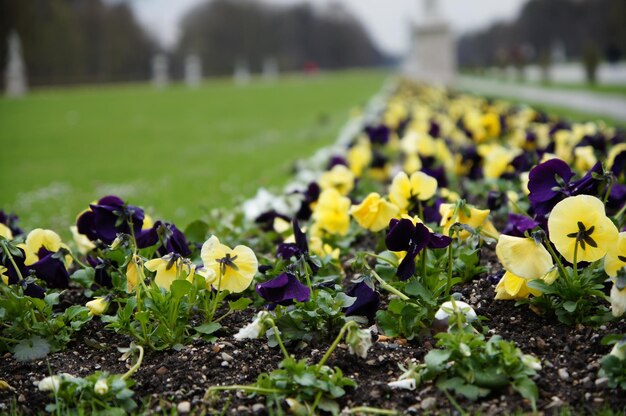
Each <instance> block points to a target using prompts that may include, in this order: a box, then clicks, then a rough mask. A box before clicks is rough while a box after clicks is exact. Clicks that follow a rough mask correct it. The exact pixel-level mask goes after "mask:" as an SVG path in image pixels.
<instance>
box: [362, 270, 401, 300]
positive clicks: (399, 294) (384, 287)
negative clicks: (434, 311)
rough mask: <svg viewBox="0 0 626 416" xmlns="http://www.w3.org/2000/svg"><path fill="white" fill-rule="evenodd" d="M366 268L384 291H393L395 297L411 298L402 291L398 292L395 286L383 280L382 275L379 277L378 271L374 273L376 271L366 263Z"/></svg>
mask: <svg viewBox="0 0 626 416" xmlns="http://www.w3.org/2000/svg"><path fill="white" fill-rule="evenodd" d="M366 267H367V269H368V270H369V271H370V272H372V275H373V276H374V278H375V279H376V280H377V281H378V283H379V284H380V286H381V287H382V288H383V289H385V290H386V291H388V292H390V293H393V294H394V295H396V296H397V297H399V298H400V299H402V300H410V299H411V298H409V297H408V296H407V295H405V294H404V293H402V292H400V291H399V290H398V289H396V288H395V287H393V286H391V285H390V284H389V283H387V282H385V280H383V278H382V277H380V276H379V275H378V273H376V271H374V270H373V269H372V268H371V267H370V266H369V265H366Z"/></svg>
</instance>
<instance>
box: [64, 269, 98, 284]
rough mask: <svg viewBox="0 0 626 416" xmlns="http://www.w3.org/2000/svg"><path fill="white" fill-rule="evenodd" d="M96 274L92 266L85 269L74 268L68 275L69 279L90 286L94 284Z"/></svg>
mask: <svg viewBox="0 0 626 416" xmlns="http://www.w3.org/2000/svg"><path fill="white" fill-rule="evenodd" d="M95 276H96V271H95V270H94V269H93V267H88V268H86V269H80V270H76V271H75V272H74V273H72V275H71V276H70V279H71V280H72V281H74V282H76V283H78V284H79V285H81V286H82V287H91V286H92V285H93V284H94V279H95Z"/></svg>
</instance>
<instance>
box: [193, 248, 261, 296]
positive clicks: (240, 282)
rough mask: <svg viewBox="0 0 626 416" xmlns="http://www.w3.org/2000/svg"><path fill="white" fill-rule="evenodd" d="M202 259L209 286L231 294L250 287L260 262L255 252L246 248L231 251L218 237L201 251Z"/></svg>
mask: <svg viewBox="0 0 626 416" xmlns="http://www.w3.org/2000/svg"><path fill="white" fill-rule="evenodd" d="M200 257H201V258H202V262H203V263H204V267H205V268H206V269H207V270H211V272H208V273H207V274H206V276H210V277H207V284H211V285H212V286H213V287H214V288H215V289H216V290H228V291H229V292H231V293H240V292H243V291H244V290H246V289H247V288H248V286H250V283H252V279H253V278H254V275H255V274H256V272H257V269H258V267H259V262H258V260H257V258H256V255H255V254H254V252H253V251H252V250H251V249H250V248H249V247H246V246H241V245H239V246H236V247H235V248H233V249H231V248H230V247H228V246H227V245H224V244H222V243H220V240H219V239H218V238H217V237H216V236H212V237H211V238H209V239H208V240H207V241H206V242H205V243H204V244H203V245H202V250H201V251H200Z"/></svg>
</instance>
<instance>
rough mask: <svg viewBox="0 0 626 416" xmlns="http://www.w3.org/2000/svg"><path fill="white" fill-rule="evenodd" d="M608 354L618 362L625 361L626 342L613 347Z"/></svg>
mask: <svg viewBox="0 0 626 416" xmlns="http://www.w3.org/2000/svg"><path fill="white" fill-rule="evenodd" d="M609 354H610V355H613V356H615V357H617V358H619V360H620V361H624V360H626V342H624V341H622V342H618V343H617V344H615V345H613V349H612V350H611V352H610V353H609Z"/></svg>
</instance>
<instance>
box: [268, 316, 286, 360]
mask: <svg viewBox="0 0 626 416" xmlns="http://www.w3.org/2000/svg"><path fill="white" fill-rule="evenodd" d="M267 320H268V321H269V323H270V325H271V326H272V329H273V330H274V336H275V337H276V342H278V346H279V347H280V350H281V351H282V352H283V355H284V356H285V358H291V355H289V352H288V351H287V348H285V344H283V339H282V338H281V337H280V332H279V331H278V328H277V327H276V323H275V322H274V320H273V319H272V318H267Z"/></svg>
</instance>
